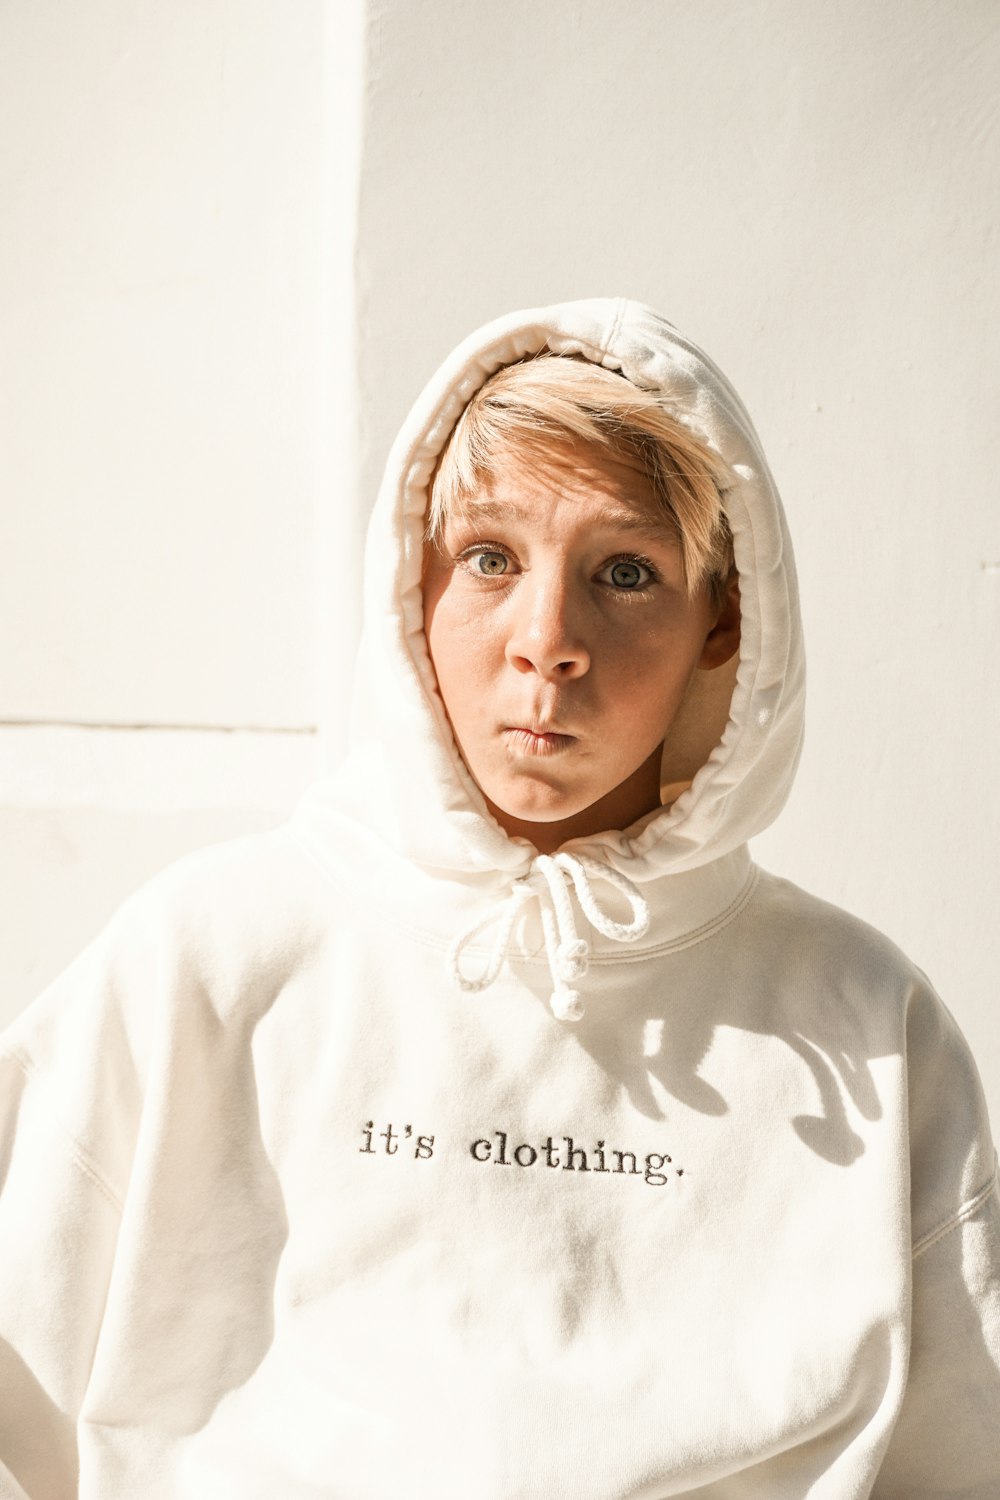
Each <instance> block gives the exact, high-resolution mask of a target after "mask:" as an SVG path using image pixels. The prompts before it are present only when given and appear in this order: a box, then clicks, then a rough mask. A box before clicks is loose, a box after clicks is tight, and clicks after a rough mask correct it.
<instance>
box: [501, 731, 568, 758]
mask: <svg viewBox="0 0 1000 1500" xmlns="http://www.w3.org/2000/svg"><path fill="white" fill-rule="evenodd" d="M503 737H504V739H505V740H506V741H507V744H508V746H509V747H510V748H511V749H512V750H513V751H515V752H516V753H520V754H522V755H558V754H559V752H560V751H561V750H566V749H568V748H569V746H570V745H573V744H575V743H576V735H574V734H556V733H554V732H553V731H552V730H550V729H532V728H530V727H528V726H527V725H514V724H508V725H505V727H504V730H503Z"/></svg>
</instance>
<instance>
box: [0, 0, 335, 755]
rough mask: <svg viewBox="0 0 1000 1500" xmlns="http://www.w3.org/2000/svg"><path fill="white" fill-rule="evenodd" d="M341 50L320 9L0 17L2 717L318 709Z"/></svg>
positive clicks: (136, 5)
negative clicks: (321, 314)
mask: <svg viewBox="0 0 1000 1500" xmlns="http://www.w3.org/2000/svg"><path fill="white" fill-rule="evenodd" d="M323 42H324V6H323V4H322V3H320V0H300V3H297V4H295V5H283V4H281V3H279V0H245V3H244V0H241V3H240V4H239V5H233V4H230V3H226V0H201V3H182V4H172V5H162V4H158V3H155V0H129V3H127V4H124V5H123V4H120V3H117V0H89V3H88V4H86V5H83V6H77V5H70V6H66V5H63V4H61V3H59V0H9V3H8V4H5V5H4V7H3V10H2V13H0V183H2V191H3V216H4V232H3V235H2V237H0V349H2V366H0V423H2V427H3V434H4V436H3V448H2V456H0V493H2V495H3V501H2V522H0V525H2V532H0V557H2V563H0V566H2V573H3V584H2V588H0V639H2V640H3V643H4V649H3V651H2V653H0V718H3V719H19V720H20V719H27V720H32V719H39V718H41V719H59V720H62V719H71V720H79V721H84V722H90V723H104V722H108V723H127V724H128V723H140V724H147V723H150V724H155V723H163V722H168V723H179V724H209V725H212V724H242V725H248V726H268V725H280V726H287V725H308V724H311V723H315V721H316V704H315V700H314V694H313V687H314V680H315V672H316V666H315V661H314V654H313V653H314V651H315V648H316V631H315V596H314V592H313V588H312V574H311V559H312V544H313V534H314V531H313V511H314V506H315V504H316V500H317V495H316V489H315V486H316V464H315V448H316V442H317V431H318V429H319V427H320V425H321V423H322V421H323V420H324V416H325V414H324V412H323V411H322V410H321V406H320V400H321V396H322V394H323V392H322V387H321V381H320V374H321V363H322V354H323V329H322V327H321V326H320V324H319V320H318V317H317V311H318V309H319V308H320V307H321V305H322V300H323V299H322V284H323V278H324V274H325V267H324V259H323V249H324V245H323V234H322V230H323V204H324V198H325V192H326V190H327V187H328V179H329V168H330V164H329V162H327V161H326V160H325V148H326V146H327V144H328V143H327V141H326V140H325V138H324V132H323V128H322V125H323V117H322V111H323V95H324V88H323V85H324V76H323ZM330 186H332V183H331V184H330Z"/></svg>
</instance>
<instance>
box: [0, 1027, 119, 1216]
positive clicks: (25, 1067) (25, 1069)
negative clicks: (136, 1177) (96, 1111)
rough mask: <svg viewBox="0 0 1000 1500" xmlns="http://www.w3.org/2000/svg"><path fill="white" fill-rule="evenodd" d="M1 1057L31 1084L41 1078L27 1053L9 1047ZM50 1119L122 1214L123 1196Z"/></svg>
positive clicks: (74, 1157) (86, 1172) (81, 1168)
mask: <svg viewBox="0 0 1000 1500" xmlns="http://www.w3.org/2000/svg"><path fill="white" fill-rule="evenodd" d="M0 1057H6V1058H9V1060H10V1061H11V1062H12V1063H13V1064H14V1066H15V1067H17V1068H19V1069H20V1070H21V1072H22V1073H23V1074H24V1076H25V1078H26V1079H27V1080H28V1082H29V1083H30V1082H31V1081H32V1080H33V1079H36V1078H40V1077H41V1073H40V1070H39V1069H38V1067H37V1066H36V1064H35V1063H34V1061H33V1060H32V1059H31V1058H30V1057H28V1056H27V1054H26V1053H24V1052H21V1051H20V1050H19V1049H15V1048H13V1047H9V1046H5V1047H0ZM49 1118H50V1120H51V1123H52V1125H53V1126H54V1128H55V1130H56V1131H57V1132H58V1134H59V1135H60V1136H61V1137H62V1139H63V1141H64V1143H65V1144H67V1145H68V1146H69V1149H70V1156H71V1158H72V1160H73V1163H74V1165H75V1166H76V1168H77V1170H78V1171H79V1172H80V1173H81V1175H82V1176H84V1177H86V1178H87V1180H88V1181H89V1182H91V1183H92V1184H93V1186H94V1187H96V1188H97V1190H98V1192H99V1193H100V1194H101V1195H102V1197H104V1198H106V1199H107V1201H108V1203H110V1205H111V1207H112V1208H113V1209H114V1210H115V1212H116V1213H118V1214H121V1212H122V1208H123V1203H122V1199H121V1196H120V1195H119V1193H118V1192H117V1191H116V1190H115V1188H113V1187H112V1186H111V1183H110V1182H109V1181H108V1179H107V1178H106V1177H105V1176H104V1173H103V1172H102V1171H101V1169H100V1167H99V1166H98V1165H97V1163H96V1162H95V1161H94V1159H93V1157H92V1156H91V1155H90V1153H89V1151H87V1150H86V1149H85V1148H84V1147H83V1146H82V1145H81V1144H80V1142H79V1141H78V1140H77V1139H76V1137H75V1136H74V1135H72V1134H71V1132H70V1131H68V1130H67V1129H66V1127H65V1126H64V1125H63V1124H62V1122H61V1121H59V1120H56V1119H52V1117H51V1116H50V1117H49Z"/></svg>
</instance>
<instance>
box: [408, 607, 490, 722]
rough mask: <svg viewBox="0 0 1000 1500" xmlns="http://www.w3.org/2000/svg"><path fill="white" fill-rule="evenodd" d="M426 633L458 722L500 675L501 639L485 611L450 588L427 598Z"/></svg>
mask: <svg viewBox="0 0 1000 1500" xmlns="http://www.w3.org/2000/svg"><path fill="white" fill-rule="evenodd" d="M424 634H425V637H426V640H427V649H428V651H429V653H430V658H431V663H432V665H433V667H434V672H435V675H436V677H437V681H438V688H439V689H440V692H441V697H442V698H443V699H444V705H445V708H446V709H447V710H448V714H449V717H450V718H452V719H455V718H456V717H457V716H460V715H461V713H462V710H463V709H464V708H466V707H467V706H469V705H472V704H475V703H476V702H479V701H480V699H479V695H480V691H481V689H482V687H483V686H485V685H486V684H487V683H489V682H490V681H491V679H492V678H493V677H494V676H495V675H496V670H497V662H498V661H499V662H501V663H502V661H503V654H504V653H503V642H502V639H501V636H500V634H499V633H498V631H497V630H496V627H495V625H494V624H493V622H492V621H491V619H490V617H489V616H488V615H487V614H486V613H485V612H484V611H483V610H482V609H478V610H476V609H474V608H472V607H471V605H470V601H468V600H467V599H465V598H462V597H460V594H459V592H458V591H451V590H448V589H445V590H443V591H442V592H440V593H439V594H438V595H437V597H434V596H433V595H431V596H430V597H428V598H427V600H426V603H425V611H424Z"/></svg>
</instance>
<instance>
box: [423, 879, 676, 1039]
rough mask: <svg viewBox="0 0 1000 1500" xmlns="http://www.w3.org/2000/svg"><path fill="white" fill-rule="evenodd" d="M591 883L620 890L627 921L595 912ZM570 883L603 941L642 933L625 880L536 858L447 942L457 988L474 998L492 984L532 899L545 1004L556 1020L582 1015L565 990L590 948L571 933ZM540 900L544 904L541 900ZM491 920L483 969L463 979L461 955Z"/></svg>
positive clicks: (644, 913) (635, 893)
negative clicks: (547, 993)
mask: <svg viewBox="0 0 1000 1500" xmlns="http://www.w3.org/2000/svg"><path fill="white" fill-rule="evenodd" d="M593 880H606V881H607V882H608V884H609V885H613V886H614V887H615V888H616V889H617V890H619V891H621V893H622V895H623V896H624V897H625V898H626V900H627V901H628V903H629V905H630V906H631V908H632V920H631V921H630V922H616V921H614V920H613V919H612V918H611V917H609V916H608V915H607V913H606V912H604V911H602V910H601V908H600V907H599V906H598V904H597V899H596V897H595V896H594V891H593V887H592V885H591V882H592V881H593ZM571 885H572V888H573V889H574V890H575V891H576V898H577V900H578V901H579V903H580V909H581V911H582V912H583V914H584V916H585V917H586V918H587V920H588V922H589V923H590V925H591V926H592V927H593V928H595V930H596V931H597V932H600V933H602V934H603V935H604V937H607V938H613V939H614V940H615V942H618V943H634V942H635V941H636V939H637V938H641V937H642V936H643V934H644V933H645V932H646V930H647V929H648V927H649V907H648V906H647V904H646V901H645V899H644V898H643V896H642V894H641V893H640V891H639V889H638V887H636V886H635V885H633V884H632V882H631V880H629V879H627V878H626V876H624V875H621V874H620V873H619V872H618V871H617V870H613V869H611V867H610V866H609V865H605V864H600V863H599V862H598V861H597V860H595V859H588V858H587V857H586V856H585V855H575V854H554V855H549V854H539V855H538V856H537V857H536V858H535V859H534V860H533V861H532V865H531V871H530V873H529V874H528V875H525V876H522V877H521V878H520V879H518V880H515V881H514V884H513V886H512V887H511V892H510V895H509V896H508V897H506V899H505V900H504V901H503V902H501V903H500V905H499V907H494V908H493V910H492V911H490V912H489V913H488V914H487V915H486V916H485V917H483V918H482V920H481V921H479V922H475V923H474V924H473V925H472V926H470V927H467V928H466V930H465V931H464V932H462V933H459V935H458V937H456V938H455V940H454V942H453V943H452V944H451V946H450V948H449V949H448V955H447V960H446V962H447V965H448V969H449V972H450V974H451V977H452V980H453V982H454V983H455V984H456V985H457V986H458V988H459V989H460V990H464V991H466V993H472V994H477V993H478V992H479V991H480V990H485V989H486V988H487V986H488V985H491V984H492V983H493V981H494V979H496V977H497V975H498V974H499V972H500V966H501V964H502V963H503V961H504V958H505V957H506V955H507V948H508V946H509V943H510V935H511V933H512V932H513V930H514V923H515V922H516V921H517V918H518V915H519V913H520V911H521V909H522V907H524V906H525V904H526V903H527V902H528V901H530V900H531V898H532V897H533V896H537V897H538V902H539V907H540V909H541V917H542V932H543V934H544V937H545V953H546V957H547V958H548V962H549V972H550V973H551V975H552V983H553V986H554V988H553V991H552V996H551V998H550V1001H549V1004H550V1005H551V1007H552V1014H553V1015H554V1016H556V1017H557V1018H558V1019H559V1020H560V1021H578V1020H579V1019H580V1017H581V1016H582V1015H583V1001H582V1000H581V999H580V993H579V991H578V990H575V989H572V988H570V986H571V985H572V984H573V983H574V982H575V981H577V980H580V979H582V978H583V976H584V975H585V974H586V972H587V969H588V968H589V966H590V944H589V943H588V942H587V941H586V939H585V938H582V937H581V936H580V934H579V933H578V932H577V930H576V921H575V919H574V916H573V905H572V902H571V900H570V886H571ZM546 896H548V901H546V900H545V899H544V898H545V897H546ZM494 922H496V923H498V924H499V925H498V926H497V935H496V939H495V941H494V943H493V948H492V951H491V953H490V956H489V959H488V960H487V963H486V967H485V969H484V970H483V972H482V973H481V974H480V975H479V977H478V978H477V979H469V978H468V977H467V976H466V975H465V974H463V973H462V970H461V957H462V952H463V950H464V949H465V948H466V946H467V945H468V944H469V943H471V942H472V941H473V939H475V938H477V937H478V936H479V934H480V933H481V932H483V931H485V929H486V928H487V927H491V926H492V925H493V923H494Z"/></svg>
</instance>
